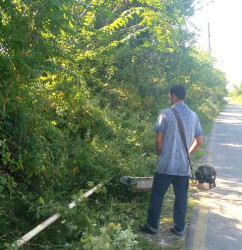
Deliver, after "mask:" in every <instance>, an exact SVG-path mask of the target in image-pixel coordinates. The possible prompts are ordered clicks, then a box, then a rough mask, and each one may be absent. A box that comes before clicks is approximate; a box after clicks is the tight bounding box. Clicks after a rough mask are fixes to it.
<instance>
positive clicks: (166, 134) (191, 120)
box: [154, 103, 202, 176]
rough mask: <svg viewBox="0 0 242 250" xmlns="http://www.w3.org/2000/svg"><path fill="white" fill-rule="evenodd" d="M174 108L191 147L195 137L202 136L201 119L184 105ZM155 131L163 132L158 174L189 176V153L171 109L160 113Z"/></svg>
mask: <svg viewBox="0 0 242 250" xmlns="http://www.w3.org/2000/svg"><path fill="white" fill-rule="evenodd" d="M174 107H175V108H176V110H177V111H178V113H179V115H180V117H181V120H182V122H183V125H184V130H185V131H184V132H185V135H186V141H187V145H188V147H189V146H190V145H191V144H192V142H193V139H194V137H197V136H201V135H202V128H201V125H200V122H199V119H198V117H197V115H196V113H195V112H193V111H192V110H191V109H189V108H188V106H187V105H186V104H184V103H176V104H175V105H174ZM154 131H155V132H163V143H162V150H161V154H160V155H159V157H158V161H157V172H158V173H159V174H168V175H179V176H189V175H190V167H189V162H188V158H187V153H186V151H185V148H184V145H183V142H182V140H181V137H180V134H179V130H178V126H177V122H176V118H175V116H174V114H173V112H172V110H171V109H170V108H169V109H164V110H162V111H161V112H160V114H159V116H158V118H157V120H156V123H155V126H154Z"/></svg>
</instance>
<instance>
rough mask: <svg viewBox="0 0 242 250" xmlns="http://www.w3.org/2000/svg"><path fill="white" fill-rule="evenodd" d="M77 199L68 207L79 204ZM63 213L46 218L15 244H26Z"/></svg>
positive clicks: (87, 194) (93, 190) (89, 192)
mask: <svg viewBox="0 0 242 250" xmlns="http://www.w3.org/2000/svg"><path fill="white" fill-rule="evenodd" d="M102 186H103V184H98V185H96V186H95V187H93V188H92V189H90V190H89V191H87V192H86V193H85V194H83V195H82V196H80V197H79V198H78V199H77V201H78V202H81V201H82V199H83V198H87V197H88V196H90V195H91V194H93V193H94V192H95V191H96V190H97V189H98V188H99V187H102ZM77 201H73V202H71V203H70V204H69V205H68V207H69V208H70V209H72V208H74V207H75V206H76V205H77V203H76V202H77ZM60 216H61V214H60V213H56V214H54V215H52V216H51V217H50V218H49V219H47V220H45V221H44V222H42V223H41V224H39V225H38V226H37V227H35V228H34V229H32V230H31V231H30V232H28V233H27V234H25V235H24V236H23V237H22V238H21V239H19V240H17V241H16V242H15V243H14V244H13V246H18V247H20V246H22V245H23V244H25V243H26V242H28V241H29V240H30V239H32V238H33V237H34V236H35V235H37V234H38V233H40V232H41V231H42V230H44V229H45V228H47V227H48V226H49V225H50V224H52V223H53V222H55V221H56V220H58V219H59V218H60Z"/></svg>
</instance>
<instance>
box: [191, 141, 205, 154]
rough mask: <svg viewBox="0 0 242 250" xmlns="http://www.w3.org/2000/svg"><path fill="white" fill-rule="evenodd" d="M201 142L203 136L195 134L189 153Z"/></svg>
mask: <svg viewBox="0 0 242 250" xmlns="http://www.w3.org/2000/svg"><path fill="white" fill-rule="evenodd" d="M202 143H203V137H202V136H197V137H195V138H194V141H193V143H192V145H191V147H190V149H189V155H191V154H193V153H194V152H195V151H196V150H197V149H198V148H199V147H200V146H201V145H202Z"/></svg>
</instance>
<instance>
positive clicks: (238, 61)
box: [192, 0, 242, 90]
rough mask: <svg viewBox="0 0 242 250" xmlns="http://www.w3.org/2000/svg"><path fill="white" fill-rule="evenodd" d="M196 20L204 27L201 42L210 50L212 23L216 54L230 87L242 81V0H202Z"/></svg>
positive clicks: (201, 28)
mask: <svg viewBox="0 0 242 250" xmlns="http://www.w3.org/2000/svg"><path fill="white" fill-rule="evenodd" d="M198 2H202V3H200V4H199V3H197V5H195V6H197V7H198V6H199V7H200V6H201V5H203V8H202V9H201V10H197V11H196V12H195V16H194V18H193V19H192V22H193V23H194V24H195V25H196V26H197V27H198V28H199V29H200V31H199V32H197V33H198V35H199V38H198V45H199V46H200V47H201V48H202V49H203V50H208V48H209V46H208V44H209V43H208V40H209V39H208V23H209V26H210V44H211V53H212V56H213V57H215V58H216V59H217V65H216V66H217V67H219V68H220V69H221V70H222V71H224V72H225V73H226V77H227V79H228V81H229V82H228V86H227V88H228V89H229V90H232V89H233V88H232V86H233V85H239V84H240V82H242V27H241V26H242V0H213V1H212V0H202V1H198Z"/></svg>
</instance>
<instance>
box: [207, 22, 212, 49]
mask: <svg viewBox="0 0 242 250" xmlns="http://www.w3.org/2000/svg"><path fill="white" fill-rule="evenodd" d="M208 50H209V52H210V53H211V52H212V48H211V35H210V24H209V22H208Z"/></svg>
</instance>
